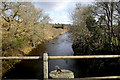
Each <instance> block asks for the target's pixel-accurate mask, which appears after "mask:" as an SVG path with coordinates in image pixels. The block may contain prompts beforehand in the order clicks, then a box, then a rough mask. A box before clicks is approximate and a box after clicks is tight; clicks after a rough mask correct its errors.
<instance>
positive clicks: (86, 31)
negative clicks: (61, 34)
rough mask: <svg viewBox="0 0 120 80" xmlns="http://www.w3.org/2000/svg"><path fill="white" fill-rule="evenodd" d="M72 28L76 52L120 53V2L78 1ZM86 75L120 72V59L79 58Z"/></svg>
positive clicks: (90, 53) (76, 53)
mask: <svg viewBox="0 0 120 80" xmlns="http://www.w3.org/2000/svg"><path fill="white" fill-rule="evenodd" d="M71 19H72V21H73V25H74V27H71V28H70V32H71V38H72V39H73V49H74V54H75V55H120V2H96V3H95V2H94V3H92V4H90V5H82V4H81V3H78V4H76V8H75V9H74V11H73V13H71ZM79 64H80V65H81V67H80V68H81V69H82V70H83V71H82V72H84V73H83V75H82V76H103V75H104V76H107V75H120V73H119V71H120V67H119V66H120V59H119V58H118V59H82V60H79Z"/></svg>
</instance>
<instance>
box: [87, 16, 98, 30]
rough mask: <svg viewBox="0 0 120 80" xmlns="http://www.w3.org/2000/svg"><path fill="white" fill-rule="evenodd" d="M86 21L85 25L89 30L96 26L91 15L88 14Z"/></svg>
mask: <svg viewBox="0 0 120 80" xmlns="http://www.w3.org/2000/svg"><path fill="white" fill-rule="evenodd" d="M85 21H86V27H87V28H88V29H89V31H94V30H95V27H96V20H95V19H94V17H93V16H88V17H87V19H86V20H85Z"/></svg>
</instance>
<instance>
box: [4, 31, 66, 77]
mask: <svg viewBox="0 0 120 80" xmlns="http://www.w3.org/2000/svg"><path fill="white" fill-rule="evenodd" d="M65 32H66V30H63V29H52V30H45V34H44V35H47V36H45V38H44V41H41V42H39V43H36V46H34V47H32V46H31V45H29V43H27V44H26V45H25V46H23V47H21V48H20V49H7V50H5V51H3V52H2V53H3V54H4V56H17V57H18V56H27V55H36V54H32V53H33V51H35V50H36V48H37V46H41V45H42V44H43V43H44V42H46V41H49V40H51V39H54V38H56V37H57V36H59V35H61V34H63V33H65ZM41 52H43V51H41ZM40 54H42V53H40ZM37 55H38V54H37ZM19 62H21V60H3V61H2V75H4V74H5V73H6V72H8V71H10V70H11V69H12V68H14V65H15V64H16V63H19Z"/></svg>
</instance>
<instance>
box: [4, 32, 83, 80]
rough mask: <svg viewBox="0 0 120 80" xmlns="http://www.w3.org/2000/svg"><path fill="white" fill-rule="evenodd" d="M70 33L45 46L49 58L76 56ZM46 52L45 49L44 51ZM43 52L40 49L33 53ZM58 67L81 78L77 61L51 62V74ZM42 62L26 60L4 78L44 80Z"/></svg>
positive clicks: (60, 60) (62, 60) (57, 60)
mask: <svg viewBox="0 0 120 80" xmlns="http://www.w3.org/2000/svg"><path fill="white" fill-rule="evenodd" d="M69 35H70V34H69V33H64V34H62V35H60V36H59V37H57V38H55V39H53V40H50V41H48V42H46V43H45V44H44V47H45V50H46V52H47V53H48V55H49V56H72V55H73V54H74V52H73V49H72V41H71V39H70V38H69ZM43 50H44V49H43ZM40 52H41V48H40V47H39V48H38V49H37V50H36V51H33V53H37V55H39V53H40ZM56 65H58V66H59V67H60V68H61V69H68V70H71V71H73V72H74V74H75V77H76V78H78V77H80V75H81V74H80V73H81V72H80V69H79V66H78V65H77V63H76V60H75V59H56V60H49V72H50V71H52V70H55V66H56ZM42 70H43V65H42V60H29V61H28V60H24V61H22V62H20V63H19V64H16V65H15V68H14V69H12V70H11V71H9V72H7V73H6V74H5V75H4V76H3V78H7V79H38V78H40V79H42V78H43V71H42Z"/></svg>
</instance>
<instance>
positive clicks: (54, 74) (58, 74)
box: [49, 69, 74, 78]
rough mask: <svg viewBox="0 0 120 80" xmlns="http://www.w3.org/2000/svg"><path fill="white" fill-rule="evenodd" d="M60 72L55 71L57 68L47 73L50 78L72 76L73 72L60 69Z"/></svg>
mask: <svg viewBox="0 0 120 80" xmlns="http://www.w3.org/2000/svg"><path fill="white" fill-rule="evenodd" d="M61 71H62V72H57V70H54V71H51V72H50V73H49V75H50V77H52V78H74V73H73V72H72V71H70V70H65V69H61Z"/></svg>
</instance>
